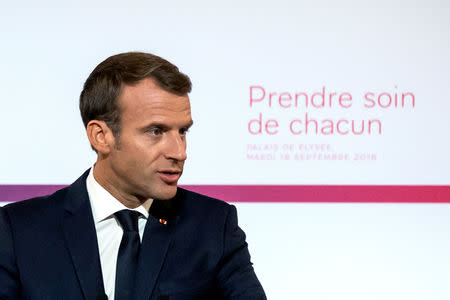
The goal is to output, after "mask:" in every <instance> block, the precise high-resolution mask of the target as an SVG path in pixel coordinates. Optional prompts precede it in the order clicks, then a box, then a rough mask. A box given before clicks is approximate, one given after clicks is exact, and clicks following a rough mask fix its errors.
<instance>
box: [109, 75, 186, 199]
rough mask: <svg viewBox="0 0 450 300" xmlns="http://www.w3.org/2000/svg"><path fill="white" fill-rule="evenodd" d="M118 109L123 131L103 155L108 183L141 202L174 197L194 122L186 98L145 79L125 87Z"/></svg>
mask: <svg viewBox="0 0 450 300" xmlns="http://www.w3.org/2000/svg"><path fill="white" fill-rule="evenodd" d="M119 108H120V112H121V117H120V124H121V130H120V134H119V136H118V137H116V138H115V147H114V149H112V150H111V152H110V153H109V155H108V158H107V161H108V169H109V171H110V172H111V174H110V175H107V176H108V177H109V180H108V181H110V182H109V183H110V184H113V185H114V186H115V188H116V189H117V190H118V191H119V192H120V193H123V195H124V196H132V197H137V198H138V199H141V200H146V199H148V198H153V199H170V198H172V197H174V196H175V193H176V190H177V182H178V179H179V178H180V176H181V173H182V172H183V165H184V161H185V160H186V132H187V130H188V129H189V127H190V126H191V125H192V118H191V108H190V104H189V98H188V96H187V95H185V96H177V95H174V94H171V93H169V92H166V91H164V90H163V89H161V88H159V87H158V86H157V85H156V84H155V83H154V82H153V80H152V79H144V80H142V81H140V82H139V83H138V84H136V85H133V86H130V85H126V86H124V88H123V89H122V93H121V95H120V96H119Z"/></svg>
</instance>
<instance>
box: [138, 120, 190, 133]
mask: <svg viewBox="0 0 450 300" xmlns="http://www.w3.org/2000/svg"><path fill="white" fill-rule="evenodd" d="M192 125H194V121H193V120H190V121H189V122H187V123H186V124H184V125H183V126H181V128H190V127H191V126H192ZM151 128H160V129H163V130H169V129H170V126H167V125H166V124H164V123H159V122H153V123H150V124H148V125H146V126H144V127H142V130H144V131H145V130H148V129H151Z"/></svg>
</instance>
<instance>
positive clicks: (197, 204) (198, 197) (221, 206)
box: [178, 188, 231, 212]
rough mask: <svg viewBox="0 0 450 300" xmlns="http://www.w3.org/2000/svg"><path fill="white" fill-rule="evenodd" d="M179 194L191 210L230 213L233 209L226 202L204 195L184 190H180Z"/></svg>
mask: <svg viewBox="0 0 450 300" xmlns="http://www.w3.org/2000/svg"><path fill="white" fill-rule="evenodd" d="M178 193H179V194H180V196H181V198H182V199H183V201H184V204H185V205H186V206H187V207H189V208H190V209H191V210H201V211H204V210H207V211H210V212H211V211H214V210H219V211H228V210H229V209H230V207H231V205H230V204H228V203H227V202H225V201H222V200H219V199H216V198H212V197H209V196H206V195H202V194H199V193H196V192H193V191H189V190H186V189H183V188H178Z"/></svg>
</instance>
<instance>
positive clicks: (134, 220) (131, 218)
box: [114, 209, 141, 232]
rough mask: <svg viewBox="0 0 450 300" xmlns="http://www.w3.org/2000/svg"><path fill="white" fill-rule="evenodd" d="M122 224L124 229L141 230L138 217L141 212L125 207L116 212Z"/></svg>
mask: <svg viewBox="0 0 450 300" xmlns="http://www.w3.org/2000/svg"><path fill="white" fill-rule="evenodd" d="M114 215H115V216H116V218H117V220H118V221H119V223H120V225H122V228H123V231H133V232H139V229H138V218H139V216H140V215H141V214H140V213H139V212H137V211H135V210H130V209H123V210H120V211H118V212H116V213H115V214H114Z"/></svg>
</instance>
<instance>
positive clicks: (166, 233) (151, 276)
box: [134, 199, 179, 300]
mask: <svg viewBox="0 0 450 300" xmlns="http://www.w3.org/2000/svg"><path fill="white" fill-rule="evenodd" d="M175 200H176V199H175ZM163 201H164V202H167V201H171V200H160V202H159V201H157V200H156V202H155V201H154V202H153V204H152V208H151V210H150V212H151V213H152V210H153V211H155V208H157V206H159V205H158V204H162V203H164V202H163ZM158 202H159V203H158ZM174 209H175V207H172V208H171V212H173V211H174ZM163 211H164V210H163ZM160 213H161V211H158V212H157V213H156V214H155V213H153V215H149V218H148V220H147V224H146V226H145V231H144V236H143V239H142V245H141V250H140V254H139V262H138V269H137V272H136V281H135V282H136V285H135V295H134V299H136V300H142V299H149V298H150V297H151V295H152V294H153V291H154V288H155V285H156V282H157V279H158V276H159V274H160V272H161V268H162V266H163V264H164V260H165V258H166V255H167V252H168V250H169V247H170V243H171V241H172V239H173V235H174V231H175V227H176V224H177V222H178V220H179V216H175V215H174V216H167V217H164V218H165V220H166V221H167V224H164V221H162V222H161V221H160V218H161V215H159V214H160ZM162 213H164V212H162ZM169 215H170V213H169Z"/></svg>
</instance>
